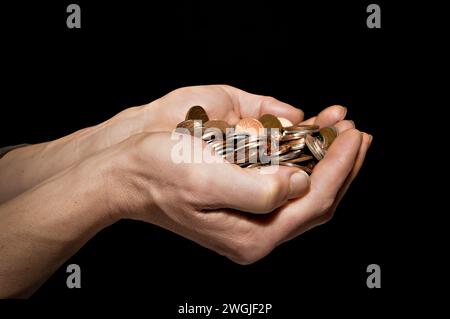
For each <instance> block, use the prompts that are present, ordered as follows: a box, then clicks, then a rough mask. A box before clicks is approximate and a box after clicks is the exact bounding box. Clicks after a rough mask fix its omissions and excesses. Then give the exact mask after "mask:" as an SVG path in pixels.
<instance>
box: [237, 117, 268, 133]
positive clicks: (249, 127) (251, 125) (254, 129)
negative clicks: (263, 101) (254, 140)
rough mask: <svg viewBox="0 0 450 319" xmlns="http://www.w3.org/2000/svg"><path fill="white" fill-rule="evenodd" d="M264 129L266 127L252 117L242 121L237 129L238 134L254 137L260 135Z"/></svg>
mask: <svg viewBox="0 0 450 319" xmlns="http://www.w3.org/2000/svg"><path fill="white" fill-rule="evenodd" d="M262 129H264V126H263V125H262V124H261V122H260V121H258V120H257V119H253V118H250V117H247V118H244V119H242V120H240V121H239V122H238V123H237V124H236V127H235V131H236V133H241V132H242V133H248V134H250V135H252V136H255V135H259V132H260V130H262Z"/></svg>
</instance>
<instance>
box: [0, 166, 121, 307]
mask: <svg viewBox="0 0 450 319" xmlns="http://www.w3.org/2000/svg"><path fill="white" fill-rule="evenodd" d="M104 176H106V175H105V173H104V172H102V169H97V170H96V172H95V173H93V172H92V170H89V169H88V168H87V167H86V165H84V163H82V164H80V165H75V166H73V167H71V168H69V169H67V170H65V171H63V172H61V173H59V174H57V175H55V176H54V177H52V178H51V179H49V180H47V181H45V182H43V183H41V184H39V185H38V186H36V187H34V188H32V189H30V190H28V191H26V192H25V193H23V194H21V195H19V196H17V197H15V198H14V199H12V200H10V201H8V202H5V203H3V204H2V205H0V298H2V297H26V296H29V295H30V294H31V293H33V292H34V291H35V290H36V289H37V288H38V287H39V286H40V285H41V284H42V283H43V282H44V281H45V280H46V279H47V278H48V277H49V276H50V275H51V274H52V273H53V272H54V271H55V270H56V269H57V268H58V267H59V266H60V265H61V264H63V263H64V261H66V260H67V259H68V258H69V257H70V256H72V255H73V254H74V253H75V252H76V251H77V250H78V249H79V248H80V247H81V246H82V245H83V244H84V243H85V242H86V241H87V240H89V239H90V238H91V237H92V236H94V235H95V234H96V233H97V232H98V231H99V230H101V229H102V228H104V227H106V226H108V225H109V224H111V223H113V222H114V221H115V220H114V219H113V218H112V217H111V216H112V215H111V214H110V211H109V208H110V207H108V201H107V199H106V198H105V193H104V192H105V185H104Z"/></svg>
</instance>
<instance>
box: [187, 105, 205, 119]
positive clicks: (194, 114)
mask: <svg viewBox="0 0 450 319" xmlns="http://www.w3.org/2000/svg"><path fill="white" fill-rule="evenodd" d="M185 120H199V121H202V122H203V123H206V122H208V121H209V117H208V114H206V111H205V109H204V108H203V107H201V106H200V105H196V106H193V107H191V108H190V109H189V110H188V111H187V113H186V118H185Z"/></svg>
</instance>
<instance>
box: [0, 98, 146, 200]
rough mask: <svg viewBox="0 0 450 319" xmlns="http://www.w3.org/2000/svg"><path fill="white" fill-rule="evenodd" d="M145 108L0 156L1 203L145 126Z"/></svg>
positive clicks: (129, 111) (126, 111)
mask: <svg viewBox="0 0 450 319" xmlns="http://www.w3.org/2000/svg"><path fill="white" fill-rule="evenodd" d="M149 106H150V105H149ZM149 106H147V108H148V107H149ZM147 108H145V107H136V108H130V109H127V110H125V111H123V112H121V113H119V114H117V115H116V116H114V117H113V118H111V119H109V120H107V121H105V122H103V123H101V124H99V125H96V126H93V127H89V128H85V129H82V130H79V131H77V132H75V133H73V134H70V135H67V136H65V137H62V138H60V139H57V140H54V141H50V142H47V143H41V144H36V145H30V146H27V147H23V148H19V149H15V150H12V151H11V152H9V153H7V154H6V155H5V156H4V157H2V158H1V159H0V204H1V203H3V202H5V201H7V200H8V199H11V198H14V197H15V196H17V195H19V194H21V193H22V192H24V191H26V190H28V189H30V188H32V187H33V186H35V185H37V184H39V183H40V182H42V181H44V180H46V179H47V178H49V177H51V176H53V175H55V174H57V173H58V172H60V171H62V170H64V169H66V168H67V167H69V166H70V165H72V164H74V163H76V162H77V161H79V160H82V159H85V158H87V157H88V156H90V155H92V154H94V153H96V152H99V151H102V150H104V149H105V148H107V147H109V146H111V145H113V144H116V143H118V142H120V141H123V140H125V139H126V138H128V137H129V136H131V135H133V134H136V133H140V132H142V131H144V130H147V128H146V127H147V126H151V125H148V123H151V122H152V121H151V118H150V117H151V114H149V113H150V112H147Z"/></svg>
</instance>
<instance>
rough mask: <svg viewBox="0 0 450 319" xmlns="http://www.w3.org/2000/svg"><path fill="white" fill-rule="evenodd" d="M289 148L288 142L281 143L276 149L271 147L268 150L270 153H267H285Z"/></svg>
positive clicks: (271, 155)
mask: <svg viewBox="0 0 450 319" xmlns="http://www.w3.org/2000/svg"><path fill="white" fill-rule="evenodd" d="M290 149H291V146H290V145H288V144H281V145H279V146H278V148H277V149H271V150H270V154H268V155H269V156H270V157H273V156H278V155H281V154H284V153H287V152H288V151H290Z"/></svg>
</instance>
